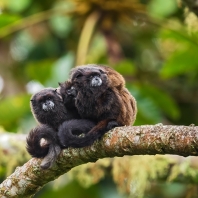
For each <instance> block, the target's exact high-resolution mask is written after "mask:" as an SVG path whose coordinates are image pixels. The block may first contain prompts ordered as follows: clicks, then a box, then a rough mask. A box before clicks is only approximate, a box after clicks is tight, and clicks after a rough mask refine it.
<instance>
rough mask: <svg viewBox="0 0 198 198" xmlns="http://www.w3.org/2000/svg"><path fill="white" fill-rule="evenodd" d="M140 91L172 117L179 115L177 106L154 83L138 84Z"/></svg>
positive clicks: (175, 117)
mask: <svg viewBox="0 0 198 198" xmlns="http://www.w3.org/2000/svg"><path fill="white" fill-rule="evenodd" d="M140 87H141V88H140V89H141V92H142V94H143V95H145V96H146V97H149V98H150V99H151V100H152V101H153V102H154V103H155V105H157V106H158V107H159V108H160V110H161V111H162V112H163V113H164V114H166V115H167V116H169V117H170V118H172V119H177V118H179V116H180V112H179V108H178V106H177V104H176V103H175V101H174V100H173V99H172V98H171V97H170V96H169V95H168V94H167V93H166V92H164V91H163V90H160V89H159V88H157V87H155V86H154V85H142V84H141V86H140Z"/></svg>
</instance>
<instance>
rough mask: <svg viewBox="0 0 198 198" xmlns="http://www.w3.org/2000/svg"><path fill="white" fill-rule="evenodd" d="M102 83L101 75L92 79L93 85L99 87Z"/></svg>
mask: <svg viewBox="0 0 198 198" xmlns="http://www.w3.org/2000/svg"><path fill="white" fill-rule="evenodd" d="M100 85H102V80H101V78H100V77H98V76H94V77H93V78H92V80H91V86H92V87H99V86H100Z"/></svg>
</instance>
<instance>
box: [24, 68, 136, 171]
mask: <svg viewBox="0 0 198 198" xmlns="http://www.w3.org/2000/svg"><path fill="white" fill-rule="evenodd" d="M59 85H60V86H59V88H57V89H53V88H46V89H44V90H42V91H40V92H38V93H36V94H35V95H33V96H32V98H31V109H32V113H33V115H34V117H35V118H36V120H37V121H38V122H39V125H38V126H37V127H36V128H34V129H32V130H31V131H30V133H29V135H28V137H27V150H28V152H29V153H30V154H31V155H32V156H33V157H37V158H44V159H43V161H42V163H41V168H43V169H46V168H49V167H50V166H51V165H52V164H53V163H54V161H55V160H56V158H57V156H58V154H59V153H60V151H61V149H63V148H67V147H74V148H80V147H85V146H89V145H91V144H92V143H93V142H94V141H95V140H97V139H99V138H100V137H102V135H103V134H104V133H105V132H107V131H108V130H110V129H112V128H114V127H116V126H124V125H131V124H133V123H134V121H135V118H136V113H137V107H136V101H135V99H134V97H133V96H132V95H131V94H130V93H129V91H128V90H127V89H126V88H125V80H124V78H123V77H122V75H121V74H119V73H118V72H116V71H115V70H113V69H112V68H110V67H107V66H103V65H95V64H89V65H82V66H78V67H76V68H74V69H72V70H71V73H70V79H69V80H68V81H66V82H64V83H59ZM80 134H83V135H80Z"/></svg>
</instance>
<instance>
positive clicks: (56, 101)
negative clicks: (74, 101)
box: [30, 88, 66, 125]
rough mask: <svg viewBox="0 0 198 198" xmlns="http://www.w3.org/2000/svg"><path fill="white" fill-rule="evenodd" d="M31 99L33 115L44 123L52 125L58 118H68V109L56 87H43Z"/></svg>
mask: <svg viewBox="0 0 198 198" xmlns="http://www.w3.org/2000/svg"><path fill="white" fill-rule="evenodd" d="M30 101H31V103H30V105H31V109H32V113H33V115H34V116H35V118H36V119H37V121H38V122H40V123H42V124H49V125H51V124H53V123H54V122H58V119H59V120H63V119H65V118H66V117H65V116H66V109H65V107H64V105H63V102H62V98H61V97H60V95H59V94H58V92H57V91H56V89H53V88H46V89H43V90H41V91H40V92H38V93H36V94H34V95H33V96H32V98H31V100H30Z"/></svg>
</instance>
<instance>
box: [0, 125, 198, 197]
mask: <svg viewBox="0 0 198 198" xmlns="http://www.w3.org/2000/svg"><path fill="white" fill-rule="evenodd" d="M197 148H198V127H197V126H194V125H192V126H171V125H169V126H164V125H162V124H157V125H145V126H130V127H119V128H115V129H113V130H111V131H109V132H108V133H106V134H105V135H104V137H103V138H102V140H101V141H96V142H95V143H94V144H93V145H92V146H90V147H85V148H81V149H74V148H69V149H65V150H63V151H62V152H61V154H60V156H59V157H58V160H57V161H56V164H54V165H53V167H52V168H50V169H48V170H42V169H40V163H41V159H36V158H32V159H31V160H29V161H28V162H27V163H26V164H24V165H23V166H22V167H18V168H16V170H15V172H14V173H13V174H12V175H10V176H9V177H8V178H7V179H6V180H5V181H3V182H2V183H1V184H0V197H2V198H5V197H6V198H7V197H20V198H21V197H30V196H32V195H34V194H35V193H36V192H37V191H38V190H39V189H41V188H42V186H43V185H45V184H46V183H48V182H49V181H52V180H54V179H55V178H57V177H59V176H60V175H62V174H63V173H65V172H68V171H69V170H70V169H72V168H73V167H75V166H78V165H80V164H84V163H87V162H95V161H96V160H98V159H99V158H105V157H115V156H120V157H121V156H124V155H146V154H148V155H155V154H177V155H182V156H190V155H194V156H197V155H198V149H197Z"/></svg>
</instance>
